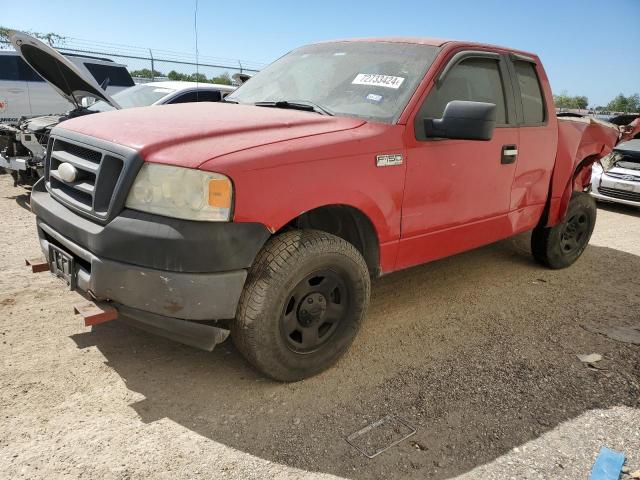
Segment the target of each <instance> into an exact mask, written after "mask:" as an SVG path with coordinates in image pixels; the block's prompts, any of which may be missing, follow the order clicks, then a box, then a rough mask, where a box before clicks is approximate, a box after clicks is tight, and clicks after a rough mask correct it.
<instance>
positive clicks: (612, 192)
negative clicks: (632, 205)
mask: <svg viewBox="0 0 640 480" xmlns="http://www.w3.org/2000/svg"><path fill="white" fill-rule="evenodd" d="M598 191H599V192H600V193H601V194H602V195H605V196H607V197H611V198H619V199H620V200H629V201H632V202H640V193H638V192H629V191H627V190H619V189H617V188H608V187H598Z"/></svg>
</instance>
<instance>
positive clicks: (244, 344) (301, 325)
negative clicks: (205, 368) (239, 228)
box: [231, 230, 370, 382]
mask: <svg viewBox="0 0 640 480" xmlns="http://www.w3.org/2000/svg"><path fill="white" fill-rule="evenodd" d="M369 293H370V279H369V272H368V269H367V266H366V263H365V261H364V259H363V258H362V255H360V253H359V252H358V250H357V249H356V248H355V247H354V246H353V245H351V244H350V243H348V242H346V241H345V240H343V239H341V238H339V237H336V236H334V235H331V234H329V233H326V232H321V231H315V230H293V231H289V232H286V233H283V234H281V235H278V236H276V237H273V238H272V239H270V240H269V242H268V243H267V244H266V245H265V247H264V248H263V249H262V250H261V252H260V253H259V254H258V257H257V258H256V261H255V263H254V265H253V266H252V268H251V270H250V271H249V276H248V277H247V282H246V284H245V288H244V291H243V293H242V297H241V299H240V305H239V307H238V314H237V316H236V320H235V321H234V322H233V325H232V327H231V332H232V338H233V340H234V343H235V345H236V347H237V348H238V350H239V351H240V352H241V353H242V354H243V356H244V357H245V358H246V359H247V360H248V361H249V362H250V363H251V364H252V365H253V366H254V367H255V368H257V369H258V370H260V371H261V372H262V373H264V374H266V375H268V376H269V377H271V378H273V379H275V380H280V381H285V382H293V381H298V380H302V379H304V378H307V377H310V376H313V375H315V374H317V373H320V372H322V371H323V370H326V369H327V368H329V367H330V366H331V365H333V364H334V363H335V362H336V361H337V360H338V358H340V357H341V356H342V355H343V354H344V353H345V352H346V350H347V349H348V348H349V346H350V345H351V342H352V341H353V339H354V337H355V335H356V333H357V332H358V330H359V328H360V325H361V324H362V322H363V320H364V317H365V313H366V308H367V305H368V303H369Z"/></svg>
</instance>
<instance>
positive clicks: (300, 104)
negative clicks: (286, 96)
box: [254, 100, 334, 117]
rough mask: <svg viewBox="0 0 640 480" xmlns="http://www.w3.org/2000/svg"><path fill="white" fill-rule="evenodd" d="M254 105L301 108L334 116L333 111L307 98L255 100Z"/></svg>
mask: <svg viewBox="0 0 640 480" xmlns="http://www.w3.org/2000/svg"><path fill="white" fill-rule="evenodd" d="M254 105H256V106H258V107H272V108H290V109H291V110H303V111H305V112H316V113H320V114H321V115H329V116H332V117H333V116H334V113H333V112H331V111H330V110H328V109H327V108H325V107H323V106H321V105H318V104H317V103H314V102H311V101H309V100H296V101H291V102H290V101H288V100H278V101H277V102H256V103H254Z"/></svg>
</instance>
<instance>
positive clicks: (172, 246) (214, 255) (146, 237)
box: [31, 180, 271, 273]
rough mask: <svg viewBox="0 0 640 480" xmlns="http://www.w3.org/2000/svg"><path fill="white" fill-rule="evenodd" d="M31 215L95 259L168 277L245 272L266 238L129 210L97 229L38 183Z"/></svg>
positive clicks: (258, 227)
mask: <svg viewBox="0 0 640 480" xmlns="http://www.w3.org/2000/svg"><path fill="white" fill-rule="evenodd" d="M31 210H33V212H34V213H35V215H36V217H37V218H38V219H39V220H40V221H42V222H44V223H46V224H47V225H49V226H50V227H51V228H52V229H53V230H55V231H56V232H58V233H59V234H60V235H62V236H64V237H65V238H67V239H69V240H71V241H72V242H74V243H75V244H77V245H78V246H79V247H82V248H84V249H86V250H88V251H90V252H91V253H92V254H94V255H95V256H97V257H100V258H104V259H109V260H113V261H117V262H123V263H127V264H130V265H136V266H140V267H146V268H152V269H159V270H166V271H172V272H189V273H211V272H225V271H233V270H240V269H246V268H249V267H250V266H251V264H252V263H253V260H254V259H255V257H256V255H257V254H258V252H259V251H260V249H261V248H262V246H263V245H264V243H265V242H266V241H267V239H268V238H269V236H270V235H271V232H269V230H268V229H267V227H266V226H264V225H263V224H261V223H234V222H221V223H216V222H195V221H189V220H179V219H175V218H169V217H163V216H161V215H154V214H150V213H144V212H138V211H135V210H130V209H125V210H123V211H122V212H121V213H120V214H119V215H118V216H117V217H115V218H114V219H113V220H112V221H111V222H109V223H108V224H106V225H100V224H97V223H95V222H92V221H91V220H88V219H86V218H84V217H83V216H80V215H78V214H77V213H75V212H73V211H72V210H69V209H68V208H67V207H65V206H64V205H62V204H61V203H59V202H58V201H56V200H55V199H53V198H52V197H51V195H50V194H49V193H48V192H47V191H46V189H45V185H44V182H43V181H42V180H40V181H39V182H37V183H36V184H35V185H34V187H33V190H32V192H31Z"/></svg>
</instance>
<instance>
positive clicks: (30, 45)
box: [9, 32, 120, 108]
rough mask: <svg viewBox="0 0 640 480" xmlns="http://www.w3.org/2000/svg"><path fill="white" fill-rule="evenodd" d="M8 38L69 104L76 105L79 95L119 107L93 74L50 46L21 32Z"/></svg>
mask: <svg viewBox="0 0 640 480" xmlns="http://www.w3.org/2000/svg"><path fill="white" fill-rule="evenodd" d="M9 39H10V40H11V44H12V45H13V47H14V48H15V49H16V51H17V52H18V53H19V54H20V56H21V57H22V58H23V59H24V61H25V62H27V63H28V64H29V66H30V67H31V68H33V69H34V70H35V71H36V72H37V73H38V75H40V76H41V77H42V78H43V79H44V80H45V81H46V82H47V83H48V84H49V85H51V86H52V87H53V89H54V90H55V91H56V92H58V93H59V94H60V95H62V96H63V97H64V98H66V99H67V100H69V101H70V102H71V103H73V104H75V105H78V106H79V105H80V103H81V101H82V98H84V97H92V98H96V99H98V100H104V101H105V102H107V103H108V104H110V105H112V106H113V107H114V108H120V106H119V105H118V104H117V102H115V101H114V100H113V98H111V96H110V95H109V94H107V92H105V91H104V90H102V88H101V87H100V85H98V83H97V82H96V81H95V79H94V78H93V77H91V76H90V75H87V74H85V73H83V72H82V71H81V70H80V69H79V68H78V67H76V66H75V65H74V64H73V63H71V62H70V61H69V60H68V59H67V58H65V57H64V56H62V55H61V54H60V53H59V52H58V51H57V50H55V49H54V48H51V47H50V46H49V45H47V44H45V43H42V42H41V41H40V40H38V39H36V38H33V37H32V36H30V35H27V34H26V33H22V32H12V33H11V35H10V36H9Z"/></svg>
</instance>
